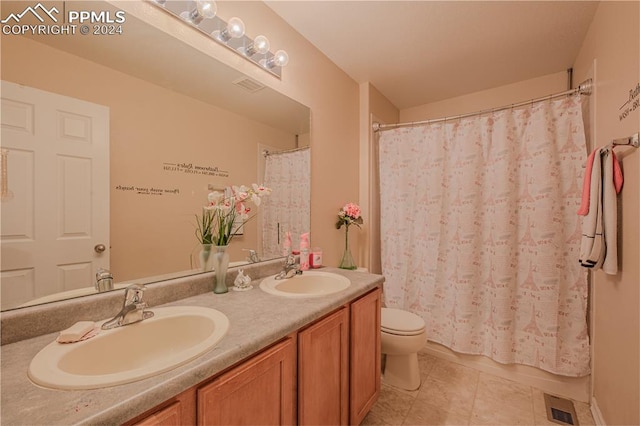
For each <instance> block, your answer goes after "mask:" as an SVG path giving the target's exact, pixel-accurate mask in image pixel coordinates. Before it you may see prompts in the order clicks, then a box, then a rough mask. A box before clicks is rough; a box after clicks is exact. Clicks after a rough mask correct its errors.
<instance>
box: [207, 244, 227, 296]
mask: <svg viewBox="0 0 640 426" xmlns="http://www.w3.org/2000/svg"><path fill="white" fill-rule="evenodd" d="M227 247H229V246H215V245H214V246H213V247H212V248H211V258H212V259H213V269H214V270H215V272H216V282H215V285H214V287H213V292H214V293H216V294H222V293H226V292H228V291H229V289H228V288H227V283H226V281H227V268H228V267H229V253H227Z"/></svg>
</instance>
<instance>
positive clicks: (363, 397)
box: [349, 289, 381, 425]
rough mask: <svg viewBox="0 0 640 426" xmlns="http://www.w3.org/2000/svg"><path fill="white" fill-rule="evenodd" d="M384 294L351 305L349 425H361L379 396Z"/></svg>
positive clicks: (368, 296) (374, 294)
mask: <svg viewBox="0 0 640 426" xmlns="http://www.w3.org/2000/svg"><path fill="white" fill-rule="evenodd" d="M380 299H381V291H380V289H376V290H375V291H373V292H371V293H369V294H367V295H366V296H363V297H361V298H360V299H358V300H356V301H355V302H353V303H352V304H351V348H350V349H351V357H350V358H351V359H350V365H349V371H350V382H351V387H350V407H351V408H350V423H351V424H352V425H358V424H360V422H361V421H362V419H363V418H364V417H365V416H366V415H367V413H368V412H369V410H370V409H371V407H372V406H373V404H374V403H375V402H376V400H377V399H378V396H379V394H380V314H381V310H380V308H381V306H380Z"/></svg>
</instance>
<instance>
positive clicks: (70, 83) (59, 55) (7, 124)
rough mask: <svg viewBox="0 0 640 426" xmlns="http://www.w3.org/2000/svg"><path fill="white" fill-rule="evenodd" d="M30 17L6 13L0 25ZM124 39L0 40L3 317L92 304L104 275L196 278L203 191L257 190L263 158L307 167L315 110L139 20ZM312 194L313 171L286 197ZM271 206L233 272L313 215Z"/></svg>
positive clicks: (241, 239) (233, 251)
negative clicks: (75, 301)
mask: <svg viewBox="0 0 640 426" xmlns="http://www.w3.org/2000/svg"><path fill="white" fill-rule="evenodd" d="M63 3H64V4H63ZM25 4H26V3H25V2H21V1H16V2H6V1H3V2H2V16H3V17H6V16H8V15H9V13H11V11H14V12H15V13H20V12H22V11H23V10H24V7H25ZM42 4H43V5H44V7H48V8H51V7H53V6H56V5H57V7H58V10H63V7H65V8H67V10H68V9H69V8H77V9H78V10H83V9H84V10H94V11H108V10H110V11H114V12H115V10H116V9H115V8H114V6H112V5H110V4H108V3H103V2H97V1H92V2H73V1H66V2H46V1H45V2H42ZM23 18H24V19H28V18H29V17H28V16H26V15H25V16H24V17H23ZM22 23H25V22H22ZM176 25H182V24H181V23H180V22H179V21H176ZM184 27H185V28H184V31H195V30H193V29H190V28H188V27H187V26H186V25H185V26H184ZM123 29H124V31H123V33H122V34H117V35H111V36H104V35H102V36H99V35H86V36H84V35H79V34H78V35H60V34H57V35H42V34H38V35H16V34H3V35H2V52H1V55H2V57H1V60H2V70H1V72H2V74H1V77H2V115H1V117H2V139H1V142H2V161H3V165H4V166H5V167H3V172H5V173H3V175H2V187H3V197H2V218H1V219H2V220H1V224H2V240H1V242H2V252H1V262H2V265H1V266H2V272H1V274H2V275H1V281H0V283H1V290H2V294H1V297H0V300H1V301H2V310H7V309H15V308H19V307H22V306H30V305H32V304H34V303H36V304H37V303H46V302H48V301H54V300H60V299H61V298H70V297H78V296H85V295H90V294H93V293H95V289H94V283H95V280H96V278H95V274H96V272H97V269H98V268H99V267H104V268H106V269H108V270H110V271H111V273H112V275H113V277H114V282H115V285H116V288H121V287H122V286H124V285H127V284H129V283H131V282H144V283H151V282H153V281H159V280H163V279H167V278H173V277H178V276H185V275H191V274H196V273H201V272H202V270H201V268H200V265H199V259H198V253H199V251H200V245H199V243H198V240H197V238H196V236H195V227H196V214H200V213H201V211H202V207H203V206H204V205H205V204H206V203H207V194H208V193H209V191H211V190H213V189H219V188H224V187H226V186H229V185H250V184H252V183H263V182H264V178H265V172H266V171H265V168H267V169H268V168H269V164H268V163H269V161H268V159H269V158H270V157H272V156H273V158H275V157H276V156H279V155H285V154H284V153H291V152H295V153H298V152H302V151H305V147H306V151H307V155H308V146H309V122H310V110H309V108H307V107H306V106H304V105H302V104H300V103H298V102H296V101H294V100H292V99H290V98H288V97H286V96H284V95H282V94H280V93H278V92H276V91H275V90H273V89H270V88H268V87H264V86H262V85H260V84H259V83H257V82H255V81H253V80H251V79H248V78H247V77H246V76H245V75H243V74H241V73H240V72H238V71H237V70H235V69H233V68H231V67H229V66H226V65H224V64H222V63H220V62H219V61H217V60H215V59H213V58H211V57H210V56H208V55H205V54H203V53H202V52H200V51H198V50H195V49H194V48H192V47H191V46H189V45H187V44H184V43H183V42H181V41H179V40H176V39H175V38H173V37H170V36H169V35H167V34H166V33H165V32H163V31H160V30H158V29H157V28H155V27H152V26H150V25H148V24H146V23H145V22H143V21H141V20H139V19H137V18H136V17H134V16H131V15H127V19H126V23H125V24H124V25H123ZM274 78H275V77H274ZM52 145H55V146H56V147H55V148H51V146H52ZM265 150H266V151H268V152H269V154H268V155H267V156H265V153H264V151H265ZM43 152H44V154H43ZM47 156H49V157H47ZM281 163H283V164H284V168H283V170H284V173H283V175H282V176H276V175H277V173H282V172H278V171H274V170H271V172H270V173H271V176H272V177H271V179H272V181H274V182H276V183H277V182H280V183H282V182H284V181H286V180H287V179H288V171H289V170H290V169H287V167H288V166H287V162H286V161H285V162H281ZM295 163H296V164H297V163H298V162H297V161H295ZM307 164H308V162H307ZM267 172H268V171H267ZM303 172H304V171H303ZM303 181H304V182H303ZM308 181H309V173H308V166H307V169H306V173H305V176H304V177H303V180H302V181H301V180H300V178H298V181H297V182H298V185H296V187H298V188H299V187H304V188H307V192H308V187H309V184H308ZM305 182H306V183H305ZM284 184H285V185H286V184H287V183H286V182H284ZM285 187H286V186H285ZM279 191H280V195H281V193H282V192H284V191H282V190H281V189H279ZM272 195H273V202H271V204H272V205H274V204H275V205H276V207H277V208H276V210H277V211H276V212H275V213H274V212H273V211H272V210H269V211H263V209H270V208H273V206H272V207H269V205H268V203H263V205H261V206H259V207H257V208H256V207H253V208H254V211H252V213H255V214H256V216H255V218H253V219H252V220H250V221H249V222H247V223H246V224H245V225H244V227H243V230H242V234H241V235H237V236H236V237H235V238H234V239H233V241H232V242H231V245H230V247H229V252H230V256H231V262H232V265H241V264H242V263H245V262H247V261H255V260H256V259H255V257H254V258H253V259H251V260H250V259H249V258H250V252H249V250H254V251H256V253H257V256H258V258H259V260H268V259H273V258H274V257H277V256H279V255H280V254H281V253H282V251H281V249H280V248H279V247H278V241H279V238H280V237H281V236H282V235H283V234H284V233H285V232H286V231H287V230H288V226H294V225H288V223H291V224H293V223H296V224H297V225H295V226H302V227H304V226H306V227H307V230H308V226H309V225H308V224H309V213H308V206H306V208H300V206H299V199H297V200H294V201H293V202H294V205H293V207H287V206H286V205H284V204H283V203H284V202H285V201H283V200H286V198H287V197H284V198H279V194H277V193H275V191H274V193H273V194H272ZM307 195H308V194H307ZM268 198H271V197H268ZM289 198H290V197H289ZM295 203H298V204H295ZM280 213H282V214H285V213H286V214H288V215H289V216H290V217H287V218H285V219H280V218H278V214H280ZM291 216H293V217H291ZM300 224H302V225H300ZM305 224H306V225H305ZM269 233H274V235H270V234H269ZM103 249H104V250H103Z"/></svg>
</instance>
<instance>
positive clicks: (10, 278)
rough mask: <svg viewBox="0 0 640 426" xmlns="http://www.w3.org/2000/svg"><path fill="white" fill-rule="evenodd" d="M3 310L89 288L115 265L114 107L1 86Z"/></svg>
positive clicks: (37, 91)
mask: <svg viewBox="0 0 640 426" xmlns="http://www.w3.org/2000/svg"><path fill="white" fill-rule="evenodd" d="M2 147H3V149H6V150H7V152H8V155H7V157H8V158H7V160H8V161H7V166H8V167H7V178H8V184H9V185H10V186H11V188H12V192H13V194H14V197H13V198H12V199H11V200H7V201H3V202H2V236H1V238H0V241H1V245H2V256H1V269H2V272H1V276H2V281H1V284H0V285H1V299H2V308H3V309H6V308H8V307H15V306H17V305H19V304H21V303H24V302H26V301H28V300H31V299H33V298H36V297H42V296H47V295H49V294H52V293H58V292H62V291H68V290H74V289H78V288H82V287H87V285H90V284H91V283H92V281H93V276H94V274H95V271H96V270H97V269H98V268H99V267H108V266H109V251H108V250H105V251H104V252H101V253H98V252H97V251H95V250H94V247H95V246H97V245H100V244H102V245H104V246H106V247H109V219H108V218H109V216H108V215H109V109H108V108H106V107H104V106H101V105H96V104H92V103H89V102H85V101H81V100H78V99H74V98H70V97H67V96H60V95H57V94H53V93H49V92H45V91H42V90H37V89H33V88H30V87H26V86H20V85H17V84H14V83H10V82H5V81H3V82H2Z"/></svg>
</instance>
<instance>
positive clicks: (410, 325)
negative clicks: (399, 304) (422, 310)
mask: <svg viewBox="0 0 640 426" xmlns="http://www.w3.org/2000/svg"><path fill="white" fill-rule="evenodd" d="M380 325H381V328H382V331H386V332H388V333H392V334H404V335H407V334H418V333H421V332H422V331H423V330H424V328H425V323H424V320H423V319H422V318H420V317H419V316H418V315H416V314H414V313H411V312H407V311H403V310H402V309H393V308H382V315H381V321H380Z"/></svg>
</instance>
